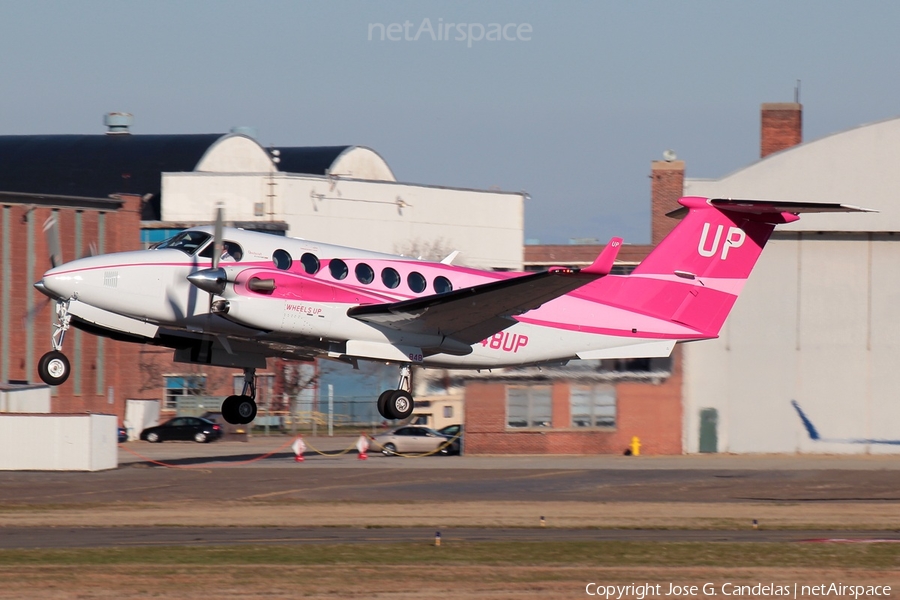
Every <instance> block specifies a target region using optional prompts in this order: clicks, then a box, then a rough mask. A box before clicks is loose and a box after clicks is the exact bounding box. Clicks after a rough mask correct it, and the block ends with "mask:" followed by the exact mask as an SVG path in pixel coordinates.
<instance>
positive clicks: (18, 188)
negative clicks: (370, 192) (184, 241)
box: [0, 133, 394, 220]
mask: <svg viewBox="0 0 900 600" xmlns="http://www.w3.org/2000/svg"><path fill="white" fill-rule="evenodd" d="M254 149H258V152H254ZM278 150H279V151H280V156H279V158H280V160H279V163H278V170H279V171H282V172H286V173H298V174H309V175H326V174H328V173H329V172H331V173H337V174H341V175H344V176H350V177H353V176H354V171H355V172H356V173H357V174H356V175H355V176H356V177H358V178H363V179H381V180H389V181H393V180H394V178H393V173H391V171H390V168H389V167H388V166H387V163H385V162H384V159H382V158H381V157H380V156H379V155H378V153H376V152H375V151H373V150H371V149H369V148H365V147H363V146H312V147H281V148H278ZM256 154H259V156H260V157H262V160H263V162H264V163H265V169H263V168H262V167H260V164H261V163H260V158H259V157H257V156H256ZM201 163H203V164H207V163H209V165H210V166H211V168H212V170H213V171H216V172H257V171H260V170H267V169H268V168H269V167H268V165H270V164H271V163H269V154H268V152H267V151H266V149H265V148H263V147H262V146H260V145H259V143H258V142H256V141H255V140H253V139H252V138H249V137H246V136H243V135H227V134H221V133H210V134H172V135H130V134H124V135H8V136H0V192H20V193H30V194H48V195H55V196H79V197H90V198H107V197H109V196H110V195H111V194H137V195H140V196H147V195H150V198H149V201H148V202H145V203H144V205H143V210H142V214H141V218H142V219H144V220H158V219H159V218H160V193H161V187H162V173H179V172H192V171H195V170H198V167H199V166H200V165H201ZM199 170H208V169H199ZM345 171H346V172H345Z"/></svg>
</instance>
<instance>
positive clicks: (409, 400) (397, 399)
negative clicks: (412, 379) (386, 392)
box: [384, 390, 415, 421]
mask: <svg viewBox="0 0 900 600" xmlns="http://www.w3.org/2000/svg"><path fill="white" fill-rule="evenodd" d="M384 408H385V413H387V414H389V415H392V416H393V418H394V419H398V420H400V421H402V420H404V419H406V418H408V417H409V416H410V415H411V414H412V412H413V408H415V403H414V402H413V397H412V394H410V393H409V392H407V391H406V390H394V391H393V392H392V393H391V396H390V398H388V401H387V402H386V403H385V407H384Z"/></svg>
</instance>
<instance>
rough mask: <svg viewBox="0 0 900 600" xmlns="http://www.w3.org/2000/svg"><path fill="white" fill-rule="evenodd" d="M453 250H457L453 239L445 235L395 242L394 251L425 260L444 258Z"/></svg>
mask: <svg viewBox="0 0 900 600" xmlns="http://www.w3.org/2000/svg"><path fill="white" fill-rule="evenodd" d="M453 250H455V248H454V247H453V241H452V240H448V239H446V238H443V237H439V238H436V239H434V240H423V239H422V238H415V239H412V240H407V241H406V242H404V243H396V244H394V252H395V253H396V254H400V255H402V256H411V257H413V258H421V259H423V260H442V259H444V258H445V257H446V256H447V255H448V254H450V253H451V252H453Z"/></svg>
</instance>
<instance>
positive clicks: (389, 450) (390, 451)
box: [381, 443, 397, 456]
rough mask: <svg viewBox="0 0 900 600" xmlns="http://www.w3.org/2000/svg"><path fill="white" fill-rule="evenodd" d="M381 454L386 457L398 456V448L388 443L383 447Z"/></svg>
mask: <svg viewBox="0 0 900 600" xmlns="http://www.w3.org/2000/svg"><path fill="white" fill-rule="evenodd" d="M381 453H382V454H384V455H385V456H394V455H395V454H397V446H395V445H393V444H391V443H388V444H385V445H384V446H382V447H381Z"/></svg>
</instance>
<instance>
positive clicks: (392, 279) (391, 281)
mask: <svg viewBox="0 0 900 600" xmlns="http://www.w3.org/2000/svg"><path fill="white" fill-rule="evenodd" d="M381 283H383V284H384V287H387V288H390V289H394V288H395V287H397V286H398V285H400V273H398V272H397V271H396V270H394V269H392V268H390V267H387V268H385V269H382V270H381Z"/></svg>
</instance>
